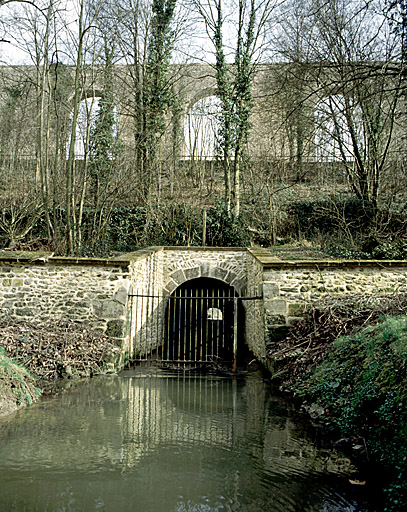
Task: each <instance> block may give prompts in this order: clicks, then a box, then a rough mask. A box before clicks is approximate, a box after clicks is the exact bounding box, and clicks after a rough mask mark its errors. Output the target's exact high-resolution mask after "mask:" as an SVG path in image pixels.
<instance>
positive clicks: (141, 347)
mask: <svg viewBox="0 0 407 512" xmlns="http://www.w3.org/2000/svg"><path fill="white" fill-rule="evenodd" d="M140 298H141V308H140V329H139V340H140V349H139V359H141V358H142V357H143V329H144V297H143V296H141V297H140Z"/></svg>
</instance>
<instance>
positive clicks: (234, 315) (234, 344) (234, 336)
mask: <svg viewBox="0 0 407 512" xmlns="http://www.w3.org/2000/svg"><path fill="white" fill-rule="evenodd" d="M237 301H238V298H237V297H236V296H235V297H233V368H232V371H233V372H234V373H235V372H236V371H237Z"/></svg>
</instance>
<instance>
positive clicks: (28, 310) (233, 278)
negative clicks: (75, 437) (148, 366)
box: [0, 247, 407, 364]
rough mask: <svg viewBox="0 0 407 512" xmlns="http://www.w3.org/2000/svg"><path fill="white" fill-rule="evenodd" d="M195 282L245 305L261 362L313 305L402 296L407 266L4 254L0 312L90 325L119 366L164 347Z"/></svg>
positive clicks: (204, 251)
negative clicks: (181, 290) (172, 305)
mask: <svg viewBox="0 0 407 512" xmlns="http://www.w3.org/2000/svg"><path fill="white" fill-rule="evenodd" d="M199 277H208V278H214V279H218V280H220V281H222V282H224V283H226V284H229V285H231V286H233V287H234V288H235V290H236V291H237V294H238V296H239V297H240V298H241V299H242V301H243V305H244V308H245V334H246V343H247V345H248V346H249V348H250V349H251V350H252V351H253V353H254V354H255V356H256V357H257V358H258V359H260V360H263V359H264V358H265V355H266V350H267V345H268V344H270V343H273V342H274V341H276V340H277V339H279V337H281V335H282V334H283V333H284V332H286V330H287V328H288V327H289V325H290V324H292V323H293V322H295V321H297V320H298V319H301V318H302V317H303V316H304V314H305V313H306V312H307V310H308V309H309V307H310V306H311V305H312V304H320V303H323V302H324V301H326V300H327V299H332V298H339V297H346V296H349V295H361V294H363V295H366V294H370V295H377V296H378V295H391V294H393V293H407V262H406V261H404V262H403V261H395V262H390V261H387V262H386V261H377V262H375V261H358V262H357V261H353V262H352V261H296V262H288V261H281V260H278V259H276V258H273V257H271V256H270V254H269V253H267V251H264V250H261V249H249V250H247V249H237V248H234V249H219V248H192V247H190V248H183V247H176V248H175V247H161V248H150V249H146V250H141V251H137V252H135V253H132V254H127V255H124V256H122V257H121V258H116V259H112V260H104V259H86V258H74V259H73V258H55V257H51V256H49V255H48V256H43V257H41V258H37V259H32V256H31V257H26V258H21V257H16V256H12V255H10V257H1V258H0V315H1V316H2V318H4V317H6V316H9V317H10V318H20V319H23V320H30V321H32V322H38V323H46V322H49V321H56V320H68V321H71V322H79V323H82V324H84V325H87V326H90V327H92V328H94V329H96V330H99V331H101V332H103V333H105V334H107V335H109V336H111V337H113V338H114V339H115V340H116V343H117V345H118V346H120V347H121V348H122V354H123V358H122V364H123V363H124V362H125V361H126V360H127V359H128V358H130V359H132V358H133V357H135V356H136V355H140V354H147V353H149V352H150V351H151V349H153V348H155V347H156V346H157V344H159V343H162V333H163V321H164V318H165V308H166V305H167V301H168V296H169V295H170V294H171V293H172V292H173V291H174V290H175V289H176V288H177V287H178V286H180V285H181V284H183V283H184V282H186V281H189V280H191V279H195V278H199ZM141 297H145V298H146V300H147V301H148V304H149V306H148V307H144V306H143V304H146V303H147V302H140V300H141V301H144V298H141ZM140 304H141V306H140Z"/></svg>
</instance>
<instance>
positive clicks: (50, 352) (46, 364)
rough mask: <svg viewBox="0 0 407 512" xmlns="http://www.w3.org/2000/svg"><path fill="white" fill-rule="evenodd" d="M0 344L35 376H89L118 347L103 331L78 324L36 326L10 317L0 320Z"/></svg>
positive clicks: (102, 369)
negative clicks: (96, 330) (101, 332)
mask: <svg viewBox="0 0 407 512" xmlns="http://www.w3.org/2000/svg"><path fill="white" fill-rule="evenodd" d="M0 346H2V347H3V348H4V350H5V353H6V355H7V356H8V357H9V358H10V359H13V360H14V361H16V362H17V363H18V364H20V365H22V366H24V367H25V368H27V370H29V372H30V373H31V374H32V375H33V376H34V377H36V378H37V379H39V381H40V382H39V384H40V385H41V384H42V383H45V382H46V381H50V380H53V379H56V378H57V377H89V376H92V375H96V374H100V373H103V372H105V370H106V362H109V361H113V360H114V359H115V358H116V357H117V356H118V355H119V354H120V349H119V348H118V347H116V346H114V345H113V344H112V340H111V339H110V338H108V337H107V336H104V335H103V334H100V333H97V332H95V331H92V330H91V329H89V328H87V327H84V326H82V325H78V324H74V323H68V322H58V323H54V324H48V325H45V326H44V325H37V324H33V323H29V322H25V321H18V320H14V319H13V320H12V319H6V320H2V321H1V322H0Z"/></svg>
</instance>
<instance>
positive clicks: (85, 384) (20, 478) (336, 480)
mask: <svg viewBox="0 0 407 512" xmlns="http://www.w3.org/2000/svg"><path fill="white" fill-rule="evenodd" d="M0 426H1V423H0ZM0 436H1V446H2V448H1V452H0V496H1V498H0V510H1V511H3V510H4V511H7V512H8V511H13V510H15V511H19V512H20V511H24V510H27V511H91V510H102V511H119V512H120V511H140V512H170V511H177V512H181V511H188V512H192V511H194V512H195V511H200V512H201V511H205V512H206V511H247V512H265V511H273V512H280V511H281V512H291V511H293V512H294V511H295V512H301V511H304V512H314V511H315V512H317V511H318V512H334V511H336V512H347V511H367V510H369V509H368V507H367V506H366V505H364V504H362V503H361V500H360V498H358V497H357V496H355V495H353V494H352V492H353V490H352V488H351V486H350V485H349V483H348V477H347V469H348V468H347V466H346V463H344V461H343V460H339V459H338V458H337V457H334V456H331V455H330V454H329V453H328V452H326V451H321V450H319V449H318V448H317V447H316V445H315V443H314V442H313V441H312V439H311V438H310V437H309V436H307V435H305V434H303V433H301V429H298V428H297V426H296V424H295V423H294V422H293V420H292V418H291V417H290V415H289V414H288V412H287V407H286V405H285V404H284V402H283V401H281V400H280V399H278V398H276V397H273V396H271V395H270V393H269V389H268V384H267V383H266V382H265V381H264V380H263V379H261V378H259V377H256V376H246V377H244V376H241V377H239V378H231V377H224V376H219V375H211V374H209V375H200V374H195V375H191V374H187V373H181V372H180V373H172V372H165V371H157V370H154V371H153V370H151V369H150V370H148V369H138V370H129V371H126V372H123V373H122V374H121V375H120V376H118V377H117V376H116V377H103V378H102V377H100V378H94V379H91V380H85V381H77V382H74V383H73V385H72V387H71V389H70V390H68V391H67V392H64V393H61V394H60V395H58V396H50V397H47V398H45V399H44V400H43V401H42V402H41V403H39V404H35V405H34V406H32V407H30V408H28V409H26V410H21V411H19V412H18V413H17V414H16V415H15V416H14V418H13V421H12V422H8V423H4V424H3V428H2V429H0Z"/></svg>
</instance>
